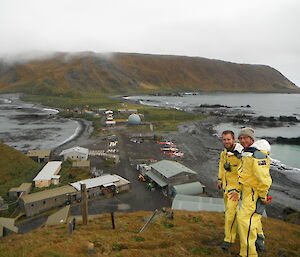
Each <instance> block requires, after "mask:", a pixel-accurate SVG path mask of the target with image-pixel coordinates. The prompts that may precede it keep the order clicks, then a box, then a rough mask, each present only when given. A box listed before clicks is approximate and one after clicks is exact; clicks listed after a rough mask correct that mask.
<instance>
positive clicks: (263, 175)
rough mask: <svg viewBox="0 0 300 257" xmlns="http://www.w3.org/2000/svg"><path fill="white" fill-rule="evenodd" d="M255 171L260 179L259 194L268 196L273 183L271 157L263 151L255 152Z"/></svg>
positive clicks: (258, 179)
mask: <svg viewBox="0 0 300 257" xmlns="http://www.w3.org/2000/svg"><path fill="white" fill-rule="evenodd" d="M253 171H254V174H255V176H256V178H257V181H258V187H257V191H258V196H259V197H261V198H266V196H267V194H268V190H269V188H270V186H271V184H272V178H271V176H270V157H269V156H268V155H267V154H265V153H263V152H261V151H257V152H255V153H254V154H253Z"/></svg>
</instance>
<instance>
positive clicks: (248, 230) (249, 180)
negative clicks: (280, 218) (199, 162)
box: [230, 128, 272, 257]
mask: <svg viewBox="0 0 300 257" xmlns="http://www.w3.org/2000/svg"><path fill="white" fill-rule="evenodd" d="M239 140H240V143H241V144H242V146H243V147H244V149H243V152H242V162H241V166H240V170H239V180H238V181H239V184H238V187H237V190H238V191H240V190H241V199H242V201H241V207H240V208H239V210H238V215H237V221H238V230H239V237H240V245H241V248H240V256H242V257H248V256H251V257H256V256H258V254H257V246H259V244H258V243H259V242H262V240H263V239H264V236H263V234H262V230H261V229H262V228H261V214H262V210H263V209H264V208H260V207H264V204H267V203H269V202H270V200H269V199H268V190H269V188H270V186H271V184H272V179H271V176H270V156H269V154H270V149H271V147H270V145H269V143H268V142H267V141H266V140H259V141H256V142H255V141H254V140H255V137H254V131H253V129H251V128H244V129H242V130H241V131H240V133H239ZM230 197H231V198H232V199H233V200H236V199H238V198H239V195H238V194H236V193H232V194H231V195H230Z"/></svg>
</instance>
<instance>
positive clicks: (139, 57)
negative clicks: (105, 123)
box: [0, 53, 300, 95]
mask: <svg viewBox="0 0 300 257" xmlns="http://www.w3.org/2000/svg"><path fill="white" fill-rule="evenodd" d="M200 90H203V91H240V92H249V91H252V92H253V91H258V92H288V91H298V92H299V91H300V89H299V88H298V87H296V86H295V85H294V84H293V83H292V82H291V81H289V80H288V79H287V78H285V77H284V76H283V75H282V74H281V73H280V72H278V71H277V70H275V69H273V68H271V67H269V66H264V65H249V64H236V63H230V62H224V61H219V60H210V59H205V58H199V57H184V56H162V55H146V54H126V53H114V54H110V55H103V54H102V55H101V54H95V53H81V54H80V53H78V54H72V55H71V54H67V53H58V54H55V55H53V57H52V58H48V59H42V60H35V61H30V62H25V63H19V64H14V65H8V64H6V63H4V62H3V61H2V62H0V92H1V91H2V92H12V91H18V92H27V93H31V94H47V95H49V94H52V95H55V94H56V95H59V94H66V95H74V94H76V92H85V91H92V92H99V93H117V94H130V93H135V94H136V93H149V92H174V91H200Z"/></svg>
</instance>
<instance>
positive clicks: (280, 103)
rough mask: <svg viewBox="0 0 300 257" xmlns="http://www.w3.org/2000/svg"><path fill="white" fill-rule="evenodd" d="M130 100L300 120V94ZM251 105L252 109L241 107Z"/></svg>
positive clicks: (164, 97) (216, 94)
mask: <svg viewBox="0 0 300 257" xmlns="http://www.w3.org/2000/svg"><path fill="white" fill-rule="evenodd" d="M128 98H129V99H133V100H142V103H143V104H147V105H153V106H164V107H177V108H187V107H195V106H199V105H201V104H221V105H227V106H229V107H233V108H237V109H241V110H248V111H251V112H253V113H255V114H256V115H263V116H276V117H278V116H280V115H286V116H289V115H293V116H297V117H298V118H300V94H266V93H264V94H262V93H261V94H259V93H205V94H204V93H203V94H199V95H187V96H183V97H178V96H146V95H145V96H130V97H128ZM246 105H250V106H251V107H250V108H241V106H246Z"/></svg>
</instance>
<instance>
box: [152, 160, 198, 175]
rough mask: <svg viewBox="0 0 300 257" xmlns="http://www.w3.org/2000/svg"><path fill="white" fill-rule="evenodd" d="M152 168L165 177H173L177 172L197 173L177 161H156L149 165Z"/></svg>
mask: <svg viewBox="0 0 300 257" xmlns="http://www.w3.org/2000/svg"><path fill="white" fill-rule="evenodd" d="M150 166H151V167H152V168H154V169H155V170H157V171H158V172H159V173H161V174H162V175H163V176H165V177H166V178H170V177H173V176H175V175H177V174H179V173H182V172H186V173H191V174H197V173H196V172H195V171H193V170H191V169H189V168H188V167H186V166H184V165H182V164H181V163H179V162H175V161H169V160H162V161H159V162H157V163H154V164H152V165H150Z"/></svg>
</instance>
